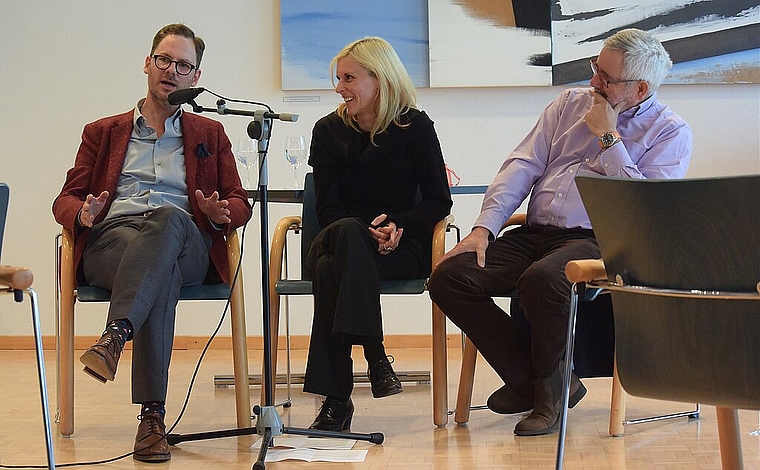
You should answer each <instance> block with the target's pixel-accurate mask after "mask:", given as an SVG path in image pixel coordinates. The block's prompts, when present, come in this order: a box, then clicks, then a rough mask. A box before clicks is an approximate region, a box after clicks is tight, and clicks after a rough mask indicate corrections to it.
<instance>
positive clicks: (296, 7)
mask: <svg viewBox="0 0 760 470" xmlns="http://www.w3.org/2000/svg"><path fill="white" fill-rule="evenodd" d="M280 17H281V19H280V21H281V34H282V58H281V60H282V89H283V90H321V89H330V88H332V86H333V85H332V80H331V77H330V74H331V71H330V60H332V58H333V57H335V55H336V54H337V53H338V52H340V50H341V49H343V47H344V46H345V45H346V44H349V43H350V42H352V41H355V40H357V39H361V38H363V37H365V36H380V37H382V38H383V39H385V40H387V41H388V42H390V43H391V45H393V48H394V49H395V50H396V52H397V53H398V55H399V57H400V58H401V61H402V62H403V63H404V66H405V67H406V69H407V71H408V72H409V75H410V76H411V77H412V81H413V82H414V85H415V86H417V87H427V86H429V73H428V68H429V65H428V62H429V58H428V57H429V56H428V10H427V0H386V1H382V2H377V1H374V0H360V1H356V0H355V1H351V2H335V1H334V0H282V1H281V2H280Z"/></svg>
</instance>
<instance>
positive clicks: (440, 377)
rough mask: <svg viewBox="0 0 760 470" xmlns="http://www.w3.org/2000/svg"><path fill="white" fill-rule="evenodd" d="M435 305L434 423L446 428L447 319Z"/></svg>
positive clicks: (433, 303) (447, 418)
mask: <svg viewBox="0 0 760 470" xmlns="http://www.w3.org/2000/svg"><path fill="white" fill-rule="evenodd" d="M431 303H432V305H433V308H432V310H433V423H434V424H435V425H436V426H438V427H439V428H442V427H446V425H447V424H448V421H449V416H448V407H449V404H448V370H447V364H446V353H447V351H446V317H445V316H444V315H443V312H442V311H441V309H440V308H438V305H436V303H435V302H431Z"/></svg>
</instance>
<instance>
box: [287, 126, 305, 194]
mask: <svg viewBox="0 0 760 470" xmlns="http://www.w3.org/2000/svg"><path fill="white" fill-rule="evenodd" d="M285 160H287V161H288V163H290V164H291V165H292V166H293V189H298V167H299V166H301V164H302V163H303V162H305V161H306V137H304V136H302V135H295V136H287V137H285Z"/></svg>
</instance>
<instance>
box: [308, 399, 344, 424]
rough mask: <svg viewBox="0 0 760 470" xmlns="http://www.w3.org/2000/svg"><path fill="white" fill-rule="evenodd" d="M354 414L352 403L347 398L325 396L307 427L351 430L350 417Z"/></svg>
mask: <svg viewBox="0 0 760 470" xmlns="http://www.w3.org/2000/svg"><path fill="white" fill-rule="evenodd" d="M353 416H354V403H353V402H352V401H351V399H350V398H349V399H348V400H340V399H338V398H333V397H327V398H325V401H323V402H322V408H320V409H319V414H318V415H317V417H316V418H315V419H314V422H313V423H311V426H309V429H319V430H321V431H334V432H348V431H350V430H351V418H352V417H353Z"/></svg>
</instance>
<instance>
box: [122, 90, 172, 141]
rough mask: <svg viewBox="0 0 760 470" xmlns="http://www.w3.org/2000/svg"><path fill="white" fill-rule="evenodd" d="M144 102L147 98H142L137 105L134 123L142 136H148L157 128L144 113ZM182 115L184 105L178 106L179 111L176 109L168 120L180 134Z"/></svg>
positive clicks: (136, 130) (133, 118) (133, 117)
mask: <svg viewBox="0 0 760 470" xmlns="http://www.w3.org/2000/svg"><path fill="white" fill-rule="evenodd" d="M143 103H145V98H142V99H140V101H138V102H137V106H135V112H134V114H133V116H132V125H133V127H134V129H135V132H137V135H139V136H140V137H147V136H149V135H151V134H154V133H155V132H156V130H155V129H153V128H152V127H150V126H149V125H148V122H147V120H146V119H145V116H143V114H142V105H143ZM181 116H182V106H178V107H177V111H175V112H174V114H172V115H171V116H169V118H168V119H167V120H166V122H167V125H171V127H172V129H174V134H176V135H179V136H181V135H182V126H181V123H180V117H181ZM167 130H168V129H167Z"/></svg>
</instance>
